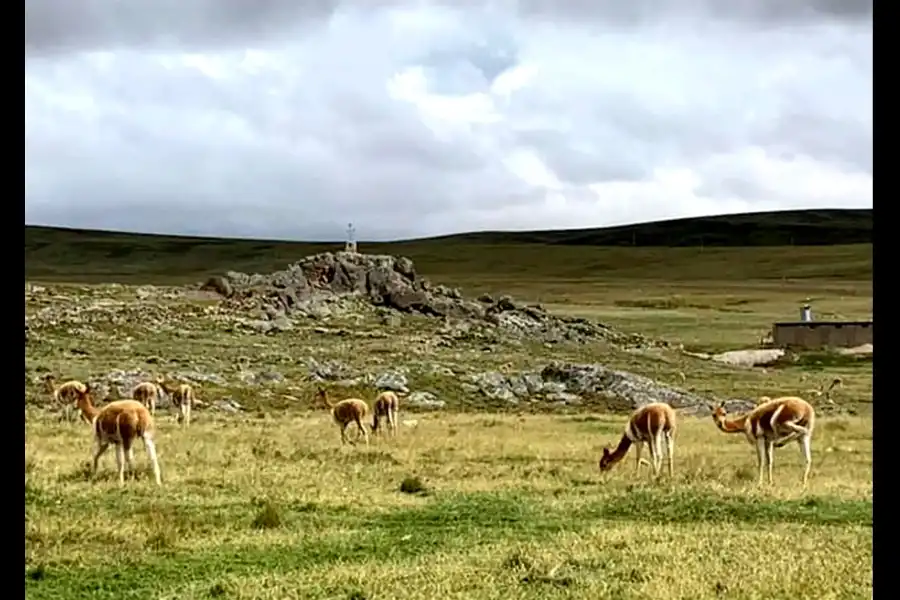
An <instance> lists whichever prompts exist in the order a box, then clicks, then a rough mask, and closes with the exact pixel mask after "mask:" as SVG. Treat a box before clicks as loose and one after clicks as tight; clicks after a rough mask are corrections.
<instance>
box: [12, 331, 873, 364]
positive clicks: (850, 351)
mask: <svg viewBox="0 0 900 600" xmlns="http://www.w3.org/2000/svg"><path fill="white" fill-rule="evenodd" d="M26 327H27V324H26ZM874 350H875V348H874V346H873V345H872V344H863V345H861V346H854V347H853V348H837V349H836V352H837V353H838V354H843V355H845V356H860V357H863V356H874Z"/></svg>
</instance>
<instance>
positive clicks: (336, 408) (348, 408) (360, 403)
mask: <svg viewBox="0 0 900 600" xmlns="http://www.w3.org/2000/svg"><path fill="white" fill-rule="evenodd" d="M316 399H317V400H319V401H321V402H324V403H325V405H326V406H327V407H328V408H330V409H331V416H332V418H333V419H334V422H335V423H336V424H337V426H338V427H339V428H340V430H341V443H342V444H345V443H347V441H348V440H347V427H348V426H349V425H350V424H351V423H356V427H357V428H358V429H359V432H360V434H361V435H362V436H363V438H364V439H365V440H366V446H368V445H369V434H368V433H367V432H366V428H365V427H363V421H364V420H365V418H366V416H368V414H369V405H368V404H366V402H365V401H364V400H360V399H359V398H346V399H344V400H341V401H339V402H332V401H331V400H330V399H329V398H328V392H326V391H325V389H324V388H319V389H318V391H317V392H316Z"/></svg>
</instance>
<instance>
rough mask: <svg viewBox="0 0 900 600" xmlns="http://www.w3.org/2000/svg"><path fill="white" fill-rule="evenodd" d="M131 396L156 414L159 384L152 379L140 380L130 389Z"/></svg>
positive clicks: (151, 412)
mask: <svg viewBox="0 0 900 600" xmlns="http://www.w3.org/2000/svg"><path fill="white" fill-rule="evenodd" d="M131 397H132V398H134V399H135V400H136V401H138V402H140V403H141V404H143V405H144V406H146V407H147V408H149V409H150V414H151V415H155V414H156V402H157V401H158V400H159V384H158V383H156V382H153V381H142V382H141V383H139V384H137V385H136V386H134V389H133V390H131Z"/></svg>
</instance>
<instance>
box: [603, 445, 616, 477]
mask: <svg viewBox="0 0 900 600" xmlns="http://www.w3.org/2000/svg"><path fill="white" fill-rule="evenodd" d="M614 464H615V461H614V460H613V456H612V452H610V451H609V448H604V449H603V456H601V457H600V470H601V471H609V470H610V469H611V468H612V467H613V465H614Z"/></svg>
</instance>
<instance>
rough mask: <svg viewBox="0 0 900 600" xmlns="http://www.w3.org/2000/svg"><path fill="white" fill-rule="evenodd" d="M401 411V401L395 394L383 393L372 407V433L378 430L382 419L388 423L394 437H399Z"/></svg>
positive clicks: (377, 397)
mask: <svg viewBox="0 0 900 600" xmlns="http://www.w3.org/2000/svg"><path fill="white" fill-rule="evenodd" d="M399 410H400V399H399V398H398V397H397V394H395V393H394V392H390V391H387V392H381V393H380V394H378V396H376V398H375V404H374V405H373V406H372V433H375V432H376V431H377V430H378V424H379V423H380V422H381V419H384V420H386V421H387V426H388V429H389V430H390V432H391V436H392V437H396V435H397V411H399Z"/></svg>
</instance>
